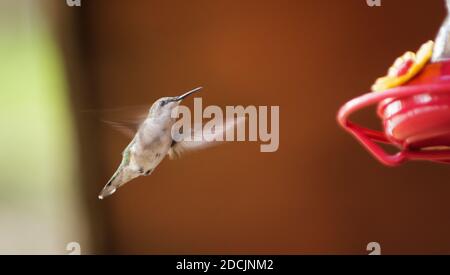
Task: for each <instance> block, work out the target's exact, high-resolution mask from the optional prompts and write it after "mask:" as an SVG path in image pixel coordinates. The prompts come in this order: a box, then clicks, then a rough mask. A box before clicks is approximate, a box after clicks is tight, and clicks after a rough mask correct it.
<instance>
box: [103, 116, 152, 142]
mask: <svg viewBox="0 0 450 275" xmlns="http://www.w3.org/2000/svg"><path fill="white" fill-rule="evenodd" d="M144 120H145V118H142V119H136V120H122V121H108V120H102V122H103V123H106V124H108V125H109V126H111V127H112V128H114V129H115V130H117V131H119V132H121V133H122V134H124V135H126V136H127V137H129V138H132V137H134V136H135V135H136V132H137V131H138V130H139V126H140V125H141V124H142V122H143V121H144Z"/></svg>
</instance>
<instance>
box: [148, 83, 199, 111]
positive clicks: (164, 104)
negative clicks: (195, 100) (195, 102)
mask: <svg viewBox="0 0 450 275" xmlns="http://www.w3.org/2000/svg"><path fill="white" fill-rule="evenodd" d="M201 89H202V87H198V88H195V89H194V90H191V91H189V92H187V93H184V94H182V95H180V96H174V97H163V98H160V99H158V100H157V101H156V102H155V103H153V105H152V107H151V108H150V111H149V113H150V115H151V116H153V117H161V118H162V117H170V116H171V113H172V110H173V109H174V108H175V107H177V106H178V105H179V104H180V102H181V101H182V100H183V99H185V98H186V97H188V96H189V95H191V94H193V93H195V92H198V91H200V90H201Z"/></svg>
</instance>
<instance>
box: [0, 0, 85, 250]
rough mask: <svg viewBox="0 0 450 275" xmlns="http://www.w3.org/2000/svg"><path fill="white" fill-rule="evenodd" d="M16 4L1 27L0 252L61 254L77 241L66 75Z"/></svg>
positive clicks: (31, 13) (25, 5) (39, 26)
mask: <svg viewBox="0 0 450 275" xmlns="http://www.w3.org/2000/svg"><path fill="white" fill-rule="evenodd" d="M18 2H20V4H18V5H14V3H13V2H9V3H10V6H9V8H10V9H11V10H10V12H11V13H12V14H14V13H16V14H17V15H18V16H16V17H14V16H8V18H9V19H8V20H9V21H5V20H3V21H0V125H1V126H2V130H1V134H0V152H1V158H0V171H1V173H0V253H33V254H34V253H65V245H66V244H67V243H68V242H71V241H81V239H80V238H82V235H83V234H82V228H83V221H82V219H81V217H82V215H81V213H80V211H79V207H78V206H77V198H78V193H77V192H78V191H77V188H76V186H75V183H76V181H75V171H76V169H77V168H76V167H77V166H76V142H75V138H74V132H73V127H72V119H71V113H70V108H69V100H68V93H67V89H68V88H67V86H66V81H65V70H64V66H63V62H62V59H61V56H60V52H59V49H58V46H57V44H56V40H55V37H54V36H53V35H52V33H51V32H50V28H48V25H47V22H46V21H45V20H43V18H44V16H42V14H40V12H41V10H40V9H35V5H33V4H35V3H36V2H32V1H30V0H21V1H18ZM5 12H8V11H5V10H3V11H2V12H1V13H5ZM1 13H0V15H1Z"/></svg>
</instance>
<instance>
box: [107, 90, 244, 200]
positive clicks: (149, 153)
mask: <svg viewBox="0 0 450 275" xmlns="http://www.w3.org/2000/svg"><path fill="white" fill-rule="evenodd" d="M201 89H202V87H198V88H196V89H193V90H191V91H189V92H186V93H184V94H182V95H180V96H175V97H163V98H160V99H158V100H156V101H155V103H153V105H152V106H151V108H150V110H149V111H148V115H147V116H146V118H145V119H144V121H143V122H142V123H141V124H140V125H139V127H138V130H137V132H136V134H135V135H134V137H133V139H132V141H131V142H130V144H128V146H127V147H126V148H125V150H124V151H123V152H122V162H121V163H120V165H119V168H118V169H117V170H116V172H115V173H114V174H113V176H112V177H111V179H110V180H109V181H108V183H107V184H106V185H105V187H104V188H103V190H102V191H101V192H100V194H99V196H98V198H99V199H104V198H106V197H108V196H110V195H112V194H113V193H114V192H116V190H117V189H118V188H119V187H122V186H123V185H124V184H126V183H127V182H129V181H131V180H132V179H134V178H137V177H139V176H149V175H151V174H152V172H153V171H154V170H155V168H156V167H157V166H158V165H159V164H160V163H161V161H162V160H163V159H164V158H165V157H166V156H167V155H168V156H169V157H170V158H171V159H174V158H178V157H179V156H180V155H181V154H183V153H184V152H186V151H189V150H195V149H200V148H205V147H207V146H208V145H212V144H214V143H218V142H213V141H214V137H215V136H219V135H223V133H224V132H225V131H226V129H227V128H230V127H234V126H235V125H236V124H237V123H240V122H241V121H242V119H239V118H238V119H237V120H236V122H234V119H233V123H226V124H225V125H227V126H226V127H222V128H220V127H218V128H217V129H215V131H214V134H213V135H214V136H210V137H209V138H208V139H206V138H204V139H194V141H184V140H182V141H179V142H177V141H175V140H174V139H173V138H172V132H171V130H172V126H173V124H174V123H175V122H176V119H175V118H173V116H172V115H171V114H172V111H173V110H174V109H175V108H176V107H177V106H178V105H179V104H180V103H181V101H182V100H183V99H185V98H186V97H188V96H189V95H191V94H193V93H196V92H199V91H200V90H201ZM194 129H196V127H194ZM192 134H193V136H196V135H197V134H196V133H192ZM199 140H200V141H199ZM206 140H208V141H206Z"/></svg>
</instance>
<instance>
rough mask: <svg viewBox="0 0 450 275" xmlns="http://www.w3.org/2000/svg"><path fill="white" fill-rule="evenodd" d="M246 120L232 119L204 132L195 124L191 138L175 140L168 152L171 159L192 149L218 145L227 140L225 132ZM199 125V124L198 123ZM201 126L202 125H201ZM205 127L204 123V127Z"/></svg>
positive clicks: (241, 118) (240, 118)
mask: <svg viewBox="0 0 450 275" xmlns="http://www.w3.org/2000/svg"><path fill="white" fill-rule="evenodd" d="M244 122H245V117H238V118H237V119H230V120H227V121H226V122H225V125H222V126H220V127H219V126H217V127H216V128H215V129H214V131H211V132H207V133H202V131H195V129H197V127H195V126H194V130H192V135H191V139H190V140H182V141H180V142H175V141H174V142H173V144H172V147H171V148H170V149H169V152H168V153H167V154H168V155H169V158H170V159H177V158H180V157H181V156H182V155H183V154H185V153H188V152H190V151H195V150H200V149H205V148H209V147H211V146H215V145H218V144H220V143H222V142H224V140H225V133H226V132H227V131H229V130H231V129H233V128H235V127H237V126H238V125H240V124H241V123H244ZM196 126H197V125H196ZM199 128H200V127H199ZM201 128H203V125H202V127H201Z"/></svg>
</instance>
